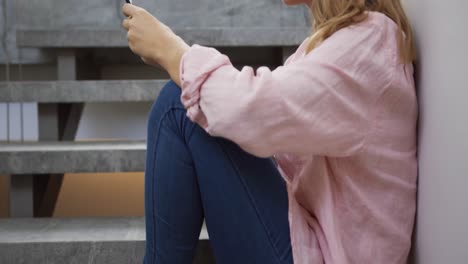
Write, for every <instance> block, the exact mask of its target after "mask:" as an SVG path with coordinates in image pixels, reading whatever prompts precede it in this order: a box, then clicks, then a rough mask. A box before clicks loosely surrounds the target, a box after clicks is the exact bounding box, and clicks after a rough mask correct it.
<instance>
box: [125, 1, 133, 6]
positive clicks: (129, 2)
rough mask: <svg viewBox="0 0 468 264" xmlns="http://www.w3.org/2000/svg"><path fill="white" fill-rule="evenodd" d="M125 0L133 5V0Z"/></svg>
mask: <svg viewBox="0 0 468 264" xmlns="http://www.w3.org/2000/svg"><path fill="white" fill-rule="evenodd" d="M125 2H127V4H131V5H133V3H132V0H125Z"/></svg>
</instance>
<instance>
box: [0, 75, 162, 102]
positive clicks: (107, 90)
mask: <svg viewBox="0 0 468 264" xmlns="http://www.w3.org/2000/svg"><path fill="white" fill-rule="evenodd" d="M167 81H168V80H113V81H21V82H0V102H4V103H11V102H38V103H73V102H143V101H146V102H147V101H154V100H155V99H156V98H157V96H158V94H159V92H160V91H161V89H162V88H163V87H164V85H165V84H166V83H167Z"/></svg>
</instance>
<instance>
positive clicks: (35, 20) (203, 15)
mask: <svg viewBox="0 0 468 264" xmlns="http://www.w3.org/2000/svg"><path fill="white" fill-rule="evenodd" d="M123 2H124V1H120V0H119V1H113V0H103V1H95V0H80V1H76V0H41V1H30V0H17V1H16V8H17V12H16V14H18V16H17V18H16V23H17V45H19V46H27V47H126V46H127V41H126V37H125V36H126V34H125V32H124V31H123V30H122V29H121V21H122V19H123V15H122V14H121V11H120V8H121V6H122V3H123ZM134 3H135V4H136V5H138V6H142V7H144V8H146V9H147V10H148V11H149V12H150V13H152V14H155V15H156V16H157V17H158V19H160V20H161V21H163V22H164V23H165V24H167V25H168V26H170V27H171V28H172V29H173V30H174V31H175V32H176V33H177V34H179V35H180V36H181V37H182V38H184V39H185V40H186V41H188V42H189V43H199V44H203V45H212V46H259V45H261V46H280V45H297V44H299V43H300V42H301V41H302V40H303V39H304V38H305V37H306V36H308V35H309V24H310V23H309V22H310V19H309V12H308V10H307V9H306V8H304V7H286V6H285V5H284V4H283V3H282V2H281V1H272V0H256V1H255V2H252V1H245V0H243V1H239V0H197V1H187V0H171V1H143V0H141V1H139V0H135V1H134ZM50 18H54V19H50Z"/></svg>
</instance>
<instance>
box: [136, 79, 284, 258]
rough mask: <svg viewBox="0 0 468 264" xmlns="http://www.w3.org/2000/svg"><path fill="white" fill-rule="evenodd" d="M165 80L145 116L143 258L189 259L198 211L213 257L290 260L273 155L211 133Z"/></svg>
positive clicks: (197, 226)
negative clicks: (188, 113) (261, 155)
mask: <svg viewBox="0 0 468 264" xmlns="http://www.w3.org/2000/svg"><path fill="white" fill-rule="evenodd" d="M180 94H181V91H180V88H179V87H178V86H177V85H176V84H175V83H174V82H169V83H168V84H167V85H166V86H165V87H164V89H163V90H162V92H161V94H160V96H159V97H158V99H157V101H156V102H155V104H154V105H153V107H152V109H151V112H150V115H149V121H148V148H147V160H146V173H145V216H146V255H145V260H144V263H157V264H166V263H171V264H175V263H180V264H189V263H192V259H193V257H194V251H195V248H196V245H197V243H198V239H199V234H200V230H201V227H202V223H203V219H205V221H206V225H207V229H208V233H209V236H210V242H211V245H212V248H213V252H214V256H215V259H216V262H217V263H219V264H229V263H233V264H247V263H260V264H263V263H265V264H273V263H275V264H286V263H288V264H289V263H293V260H292V252H291V242H290V232H289V224H288V197H287V191H286V186H285V182H284V180H283V179H282V178H281V176H280V174H279V172H278V170H277V169H276V167H275V164H274V163H273V161H272V160H271V159H261V158H257V157H254V156H252V155H250V154H248V153H246V152H244V151H243V150H242V149H241V148H239V147H238V146H237V145H236V144H234V143H232V142H230V141H227V140H225V139H222V138H216V137H212V136H210V135H209V134H207V133H206V132H205V131H204V130H203V129H202V128H201V127H199V126H198V125H197V124H194V123H193V122H191V121H190V120H189V119H188V118H187V117H186V110H185V109H184V107H183V106H182V104H181V102H180Z"/></svg>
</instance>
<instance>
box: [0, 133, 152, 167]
mask: <svg viewBox="0 0 468 264" xmlns="http://www.w3.org/2000/svg"><path fill="white" fill-rule="evenodd" d="M145 156H146V143H145V142H143V141H103V142H94V141H93V142H30V143H28V142H26V143H8V142H7V143H1V144H0V175H2V174H3V175H5V174H47V173H67V172H70V173H80V172H81V173H86V172H138V171H144V169H145Z"/></svg>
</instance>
